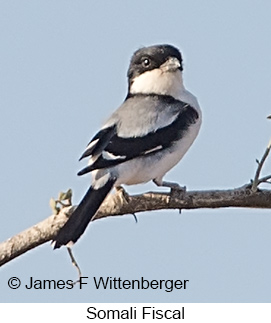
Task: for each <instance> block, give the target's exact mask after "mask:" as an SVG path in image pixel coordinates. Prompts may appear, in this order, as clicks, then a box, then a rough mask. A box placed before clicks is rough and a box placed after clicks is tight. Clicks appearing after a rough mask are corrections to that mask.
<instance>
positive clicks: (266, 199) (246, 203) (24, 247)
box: [0, 187, 271, 266]
mask: <svg viewBox="0 0 271 323" xmlns="http://www.w3.org/2000/svg"><path fill="white" fill-rule="evenodd" d="M225 207H240V208H271V191H269V190H256V191H252V189H249V188H247V187H241V188H237V189H229V190H209V191H188V192H185V193H184V192H181V191H172V192H171V193H155V192H149V193H145V194H142V195H133V196H129V197H128V198H127V197H126V196H125V194H123V192H121V191H120V192H117V193H116V194H115V195H110V196H109V197H108V198H107V199H106V200H105V201H104V203H103V204H102V206H101V207H100V209H99V211H98V212H97V214H96V216H95V219H94V220H97V219H101V218H105V217H108V216H116V215H125V214H134V213H137V212H145V211H153V210H162V209H199V208H225ZM73 208H74V207H64V208H63V209H62V210H61V211H60V212H59V214H57V215H51V216H50V217H48V218H47V219H45V220H44V221H42V222H40V223H38V224H36V225H34V226H33V227H31V228H29V229H27V230H25V231H23V232H21V233H19V234H17V235H15V236H14V237H12V238H10V239H8V240H7V241H4V242H2V243H1V244H0V266H2V265H4V264H5V263H7V262H9V261H10V260H12V259H14V258H16V257H18V256H20V255H22V254H23V253H25V252H27V251H29V250H31V249H33V248H35V247H37V246H39V245H41V244H43V243H45V242H48V241H50V240H52V239H53V238H54V237H55V236H56V234H57V232H58V230H59V229H60V228H61V227H62V226H63V225H64V223H65V222H66V221H67V219H68V217H69V214H70V213H71V212H72V210H73Z"/></svg>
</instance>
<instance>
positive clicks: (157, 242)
mask: <svg viewBox="0 0 271 323" xmlns="http://www.w3.org/2000/svg"><path fill="white" fill-rule="evenodd" d="M270 16H271V3H270V1H267V0H265V1H248V0H240V1H233V0H229V1H217V0H216V1H211V0H207V1H188V0H187V1H185V0H184V1H178V0H176V1H174V0H168V1H154V0H153V1H142V0H137V1H133V2H132V1H125V0H122V1H120V0H118V1H116V0H115V1H90V0H89V1H67V0H65V1H64V0H63V1H62V0H58V1H52V0H51V1H39V0H32V1H23V0H20V1H15V0H14V1H1V2H0V42H1V55H0V57H1V59H0V73H1V77H0V111H1V114H0V118H1V119H0V120H1V127H0V146H1V152H2V153H1V156H2V158H1V160H0V165H1V167H0V181H1V195H0V205H1V226H0V240H5V239H7V238H9V237H10V236H12V235H14V234H16V233H18V232H20V231H22V230H24V229H26V228H28V227H30V226H32V225H33V224H35V223H37V222H39V221H41V220H42V219H44V218H46V217H47V216H49V215H50V212H51V211H50V208H49V199H50V197H52V196H54V197H56V196H57V194H58V192H59V191H61V190H66V189H68V188H70V187H71V188H72V189H73V191H74V202H75V203H77V202H79V200H80V198H81V197H82V195H83V194H84V192H85V190H86V189H87V187H88V184H89V180H90V179H89V177H88V176H85V177H84V178H82V177H81V178H78V177H77V176H76V173H77V171H78V170H80V169H81V167H83V166H84V165H85V164H84V162H82V163H79V162H78V158H79V157H80V155H81V153H82V151H83V150H84V148H85V146H86V144H87V143H88V141H89V139H90V138H91V137H92V136H93V135H94V134H95V132H96V131H97V130H98V129H99V127H100V125H101V124H102V122H103V121H104V120H105V119H106V117H107V116H108V115H110V113H111V112H112V111H113V110H115V109H116V108H117V107H118V106H119V105H120V104H121V103H122V101H123V99H124V97H125V95H126V91H127V80H126V71H127V67H128V64H129V60H130V57H131V55H132V53H133V52H134V51H135V50H136V49H138V48H139V47H140V46H143V45H151V44H159V43H169V44H172V45H175V46H177V47H178V48H180V50H181V51H182V53H183V57H184V80H185V84H186V87H187V88H188V89H189V90H190V91H191V92H192V93H194V94H195V95H196V96H197V97H198V99H199V102H200V104H201V107H202V111H203V125H202V129H201V132H200V135H199V137H198V139H197V140H196V142H195V144H194V145H193V147H192V148H191V150H190V151H189V152H188V154H187V155H186V156H185V158H184V159H183V160H182V161H181V163H180V164H179V165H178V166H177V167H175V169H174V170H172V171H171V172H170V173H168V175H167V176H166V179H167V180H174V181H178V182H179V183H180V184H181V185H186V186H187V188H188V189H189V190H196V189H198V190H204V189H223V188H225V189H227V188H233V187H237V186H241V185H243V184H245V183H247V182H248V181H249V180H250V178H252V177H253V175H254V172H255V169H256V163H255V159H256V158H260V157H261V155H262V153H263V152H264V150H265V147H266V145H267V143H268V141H269V137H270V135H271V123H270V122H268V121H267V119H266V116H267V115H269V114H271V105H270V101H271V91H270V85H271V61H270V57H271V45H270V31H271V20H270ZM270 173H271V167H270V160H268V162H267V163H266V165H265V167H264V174H265V175H266V174H270ZM154 189H157V188H156V187H154V186H153V185H152V184H148V185H141V186H137V187H134V188H130V187H129V188H128V189H127V190H128V191H129V192H131V193H134V192H144V191H148V190H154ZM137 217H138V223H137V224H136V223H135V221H134V219H133V216H131V215H127V216H123V217H118V218H107V219H105V220H100V221H96V222H95V223H93V224H92V225H91V226H90V227H89V228H88V230H87V231H86V233H85V235H84V236H83V237H82V239H80V241H79V242H78V244H77V245H76V246H75V248H74V253H75V256H76V258H77V260H78V262H79V263H80V265H81V269H82V272H83V275H84V276H89V277H90V279H92V277H94V276H96V277H100V276H104V277H106V276H112V277H121V278H122V279H130V280H132V279H138V278H140V277H141V276H143V277H144V278H145V279H148V280H153V279H175V280H176V279H181V280H184V279H189V280H190V284H189V286H188V288H187V289H186V290H180V291H175V292H172V293H167V292H165V291H163V290H162V291H159V290H153V291H151V290H146V291H130V290H125V291H119V290H115V291H114V290H106V291H103V290H98V291H97V290H95V289H94V287H93V285H92V286H87V288H84V289H83V290H79V289H78V288H74V289H73V290H49V291H44V290H26V289H24V288H23V287H21V288H20V289H18V290H10V289H9V288H8V287H7V280H8V278H10V277H11V276H17V277H19V278H20V279H21V280H22V282H23V283H25V284H26V283H27V282H28V281H29V277H30V276H32V277H34V278H35V279H56V280H58V279H63V280H67V279H75V278H76V271H75V269H74V268H73V267H72V265H71V264H70V260H69V258H68V256H67V252H66V250H65V249H64V248H62V249H61V250H59V251H52V248H51V246H50V244H49V243H47V244H46V245H44V246H42V247H38V248H36V249H35V250H33V251H31V252H28V253H27V254H25V255H23V256H21V257H20V258H18V259H16V260H14V261H12V262H11V263H9V264H8V265H6V266H4V267H3V268H1V272H0V301H2V302H269V301H270V300H271V296H270V285H271V278H270V272H271V261H270V247H271V236H270V226H271V214H270V210H256V209H255V210H254V209H252V210H241V209H233V208H231V209H224V210H222V209H221V210H208V209H204V210H193V211H183V212H182V214H181V215H180V214H179V213H178V211H160V212H150V213H144V214H138V215H137Z"/></svg>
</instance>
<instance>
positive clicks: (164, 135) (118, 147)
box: [78, 100, 199, 175]
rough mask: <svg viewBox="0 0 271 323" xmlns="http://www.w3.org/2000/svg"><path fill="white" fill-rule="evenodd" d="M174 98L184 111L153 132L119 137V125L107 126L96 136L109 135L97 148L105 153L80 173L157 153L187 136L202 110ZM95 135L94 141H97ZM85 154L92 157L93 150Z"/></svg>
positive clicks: (105, 136) (181, 110)
mask: <svg viewBox="0 0 271 323" xmlns="http://www.w3.org/2000/svg"><path fill="white" fill-rule="evenodd" d="M174 101H175V104H179V105H180V112H179V114H178V115H177V117H176V119H175V120H174V121H173V122H172V123H171V124H169V125H167V126H165V127H163V128H159V129H157V130H156V131H152V132H150V133H148V134H147V135H144V136H136V137H129V138H123V137H119V136H118V134H117V132H116V127H111V128H112V129H111V130H107V131H106V129H104V130H103V131H104V133H103V134H102V135H101V136H98V135H99V133H98V134H97V136H95V137H94V138H96V139H98V138H101V139H104V138H106V139H107V142H106V143H105V142H103V143H99V141H98V143H97V145H98V147H99V149H98V148H97V150H98V151H99V152H101V153H100V155H99V157H97V158H94V159H93V163H92V164H90V165H89V166H87V167H85V168H84V169H82V170H81V171H80V172H79V173H78V175H83V174H86V173H88V172H91V171H93V170H96V169H102V168H108V167H112V166H115V165H117V164H120V163H123V162H125V161H127V160H131V159H133V158H136V157H140V156H147V155H150V154H154V153H156V152H158V151H161V150H164V149H166V148H169V147H171V146H172V145H173V144H174V142H176V141H178V140H179V139H181V138H182V137H183V136H184V135H185V133H186V131H187V130H188V128H189V126H190V125H191V124H193V123H195V122H196V120H197V119H198V117H199V115H198V112H197V111H196V110H195V109H194V108H193V107H191V106H190V105H188V104H184V103H183V102H181V101H177V100H174ZM107 129H109V128H107ZM113 129H114V130H113ZM109 134H110V135H109ZM94 138H93V140H92V141H94ZM96 139H95V140H96ZM101 139H100V140H101ZM101 148H102V151H101ZM93 152H96V148H95V149H93V150H92V152H91V153H90V154H91V155H92V156H93ZM85 154H86V152H85V153H84V154H83V156H82V158H83V157H85V156H88V155H89V152H88V153H87V154H86V155H85Z"/></svg>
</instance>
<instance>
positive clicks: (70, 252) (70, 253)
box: [67, 247, 82, 285]
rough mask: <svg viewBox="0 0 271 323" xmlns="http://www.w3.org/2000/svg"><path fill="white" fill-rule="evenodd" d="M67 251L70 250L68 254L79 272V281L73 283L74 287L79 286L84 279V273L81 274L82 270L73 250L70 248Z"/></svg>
mask: <svg viewBox="0 0 271 323" xmlns="http://www.w3.org/2000/svg"><path fill="white" fill-rule="evenodd" d="M67 250H68V253H69V256H70V258H71V261H72V264H73V265H74V267H75V268H76V269H77V271H78V279H77V280H76V281H74V282H73V285H75V284H77V283H79V282H80V279H81V277H82V273H81V269H80V267H79V265H78V263H77V261H76V260H75V258H74V256H73V253H72V249H71V248H70V247H67Z"/></svg>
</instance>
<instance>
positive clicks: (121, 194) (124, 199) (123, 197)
mask: <svg viewBox="0 0 271 323" xmlns="http://www.w3.org/2000/svg"><path fill="white" fill-rule="evenodd" d="M115 189H116V195H117V196H118V198H119V199H120V201H121V203H123V204H128V203H129V201H130V196H129V194H128V193H127V192H126V191H125V189H124V188H123V187H122V186H117V187H115ZM132 215H133V217H134V219H135V222H136V223H137V217H136V215H135V213H132Z"/></svg>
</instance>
